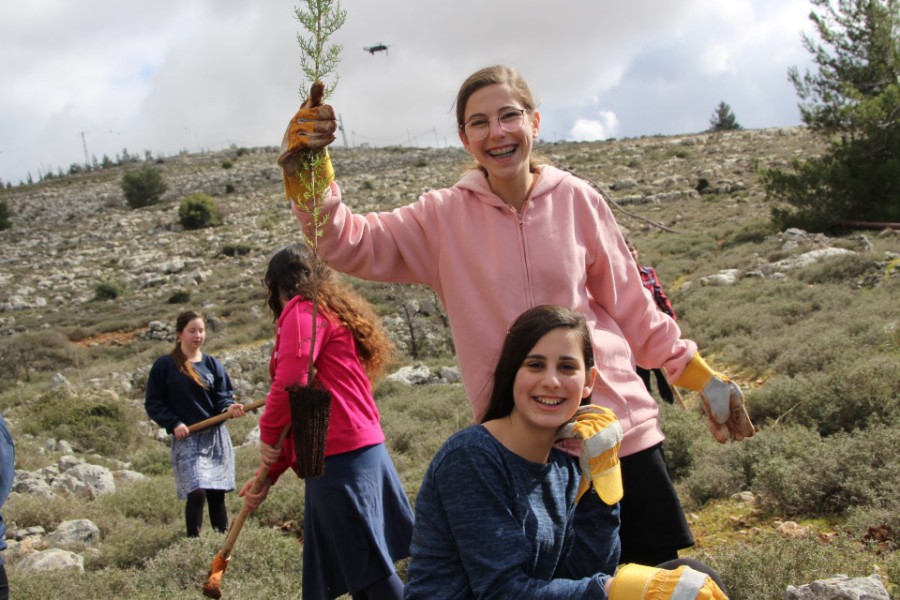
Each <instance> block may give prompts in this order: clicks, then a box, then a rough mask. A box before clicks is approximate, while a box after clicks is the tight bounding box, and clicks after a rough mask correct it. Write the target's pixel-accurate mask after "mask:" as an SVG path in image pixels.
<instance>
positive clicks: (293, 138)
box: [278, 81, 337, 206]
mask: <svg viewBox="0 0 900 600" xmlns="http://www.w3.org/2000/svg"><path fill="white" fill-rule="evenodd" d="M324 93H325V84H323V83H322V82H321V81H316V82H315V83H313V84H312V87H311V88H310V90H309V97H308V98H307V99H306V100H305V101H304V102H303V104H302V105H301V106H300V110H298V111H297V114H295V115H294V116H293V117H292V118H291V122H290V123H288V127H287V130H286V131H285V132H284V138H283V139H282V140H281V153H280V154H279V155H278V164H279V166H280V167H281V169H282V179H283V180H284V190H285V195H286V196H287V197H288V199H289V200H296V201H297V203H298V204H300V205H301V206H306V205H307V203H308V200H309V199H310V197H311V196H312V195H313V191H314V192H315V195H317V196H318V195H319V194H321V192H323V191H324V190H325V188H327V187H328V185H329V184H330V183H331V182H332V181H334V169H333V168H332V166H331V158H330V157H329V156H328V151H327V150H326V149H325V148H326V146H328V144H330V143H331V142H333V141H334V139H335V136H334V132H335V131H336V130H337V120H336V119H335V116H334V109H333V108H331V106H329V105H328V104H322V97H323V95H324Z"/></svg>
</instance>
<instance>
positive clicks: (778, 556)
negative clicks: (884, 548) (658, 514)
mask: <svg viewBox="0 0 900 600" xmlns="http://www.w3.org/2000/svg"><path fill="white" fill-rule="evenodd" d="M691 557H692V558H697V559H699V560H702V561H703V562H705V563H707V564H708V565H710V566H711V567H713V568H714V569H716V571H718V573H719V574H720V575H721V577H722V580H723V581H724V582H725V585H726V587H727V588H728V592H729V598H731V599H732V600H751V599H752V600H755V599H757V598H784V597H785V589H786V588H787V586H789V585H793V586H800V585H805V584H808V583H811V582H813V581H816V580H819V579H828V578H831V577H834V576H835V575H836V574H837V573H842V574H845V575H847V576H848V577H868V576H869V575H871V574H872V567H873V555H872V554H871V553H870V552H867V551H866V550H865V548H864V547H863V546H862V545H860V544H859V543H858V542H857V541H856V540H853V539H849V538H848V537H846V536H842V535H838V536H836V537H834V538H832V539H830V540H829V541H828V542H823V541H821V540H820V539H819V537H818V536H816V535H810V536H807V537H797V538H790V537H786V536H782V535H779V534H777V533H773V532H756V533H753V534H752V535H751V536H749V537H747V538H745V539H741V540H740V541H737V542H733V543H729V544H727V545H725V546H719V547H716V548H714V549H704V548H703V547H700V548H698V549H697V551H695V552H692V553H691ZM889 560H890V557H882V558H881V559H880V560H879V559H877V558H876V564H880V565H881V569H883V570H884V571H885V574H886V575H888V576H889V577H890V578H891V579H892V580H893V581H897V579H896V577H897V576H898V575H900V573H898V572H897V565H896V564H893V565H892V564H891V562H889ZM895 563H896V559H895ZM876 568H878V567H876Z"/></svg>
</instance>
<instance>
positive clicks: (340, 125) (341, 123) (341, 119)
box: [338, 115, 350, 148]
mask: <svg viewBox="0 0 900 600" xmlns="http://www.w3.org/2000/svg"><path fill="white" fill-rule="evenodd" d="M338 129H340V130H341V137H342V138H344V148H349V147H350V146H348V145H347V132H346V131H344V117H342V116H341V115H338Z"/></svg>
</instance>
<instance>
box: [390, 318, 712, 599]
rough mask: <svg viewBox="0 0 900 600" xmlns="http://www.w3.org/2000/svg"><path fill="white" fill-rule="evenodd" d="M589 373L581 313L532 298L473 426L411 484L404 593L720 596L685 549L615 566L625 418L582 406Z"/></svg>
mask: <svg viewBox="0 0 900 600" xmlns="http://www.w3.org/2000/svg"><path fill="white" fill-rule="evenodd" d="M598 378H599V373H598V371H597V368H596V367H595V366H594V356H593V345H592V341H591V335H590V331H589V330H588V327H587V324H586V322H585V318H584V316H583V315H582V314H581V313H579V312H576V311H573V310H569V309H567V308H564V307H561V306H553V305H541V306H537V307H534V308H532V309H529V310H527V311H525V312H524V313H522V315H520V316H519V318H517V319H516V321H515V322H514V323H513V324H512V325H511V326H510V328H509V330H508V331H507V333H506V339H505V340H504V342H503V347H502V349H501V351H500V358H499V360H498V362H497V367H496V369H495V371H494V386H493V390H492V392H491V396H490V402H489V404H488V409H487V412H486V413H485V416H484V418H483V420H482V422H481V424H480V425H473V426H471V427H468V428H466V429H464V430H462V431H460V432H457V433H456V434H454V435H453V436H451V437H450V439H449V440H447V442H446V443H445V444H444V445H443V446H442V447H441V449H440V450H439V451H438V453H437V455H436V456H435V457H434V459H433V460H432V462H431V465H430V466H429V468H428V471H427V473H426V474H425V479H424V481H423V482H422V487H421V488H420V490H419V495H418V498H417V500H416V504H415V525H414V527H413V539H412V548H411V551H412V560H411V561H410V564H409V569H408V583H407V587H406V598H407V599H408V600H411V599H425V598H428V599H429V600H434V599H441V598H447V599H450V598H454V599H459V598H462V599H468V598H473V599H474V598H521V599H524V598H528V599H529V600H534V599H544V600H551V599H559V600H562V599H566V600H571V599H579V598H584V599H587V598H593V599H601V600H603V599H606V598H610V599H611V600H641V599H648V600H649V599H655V600H664V599H674V598H679V599H684V600H693V599H695V598H697V599H701V598H702V599H704V600H724V599H725V598H726V596H725V594H724V593H723V592H722V591H721V589H720V588H719V587H718V586H717V584H716V582H715V581H714V580H713V579H712V577H710V576H708V574H707V573H704V572H700V571H698V570H695V569H692V568H688V566H687V565H688V564H690V563H696V561H690V560H689V559H678V561H677V562H678V563H679V564H668V565H664V566H665V567H666V568H664V569H661V568H655V567H646V566H641V565H635V564H629V565H625V566H623V567H621V568H620V569H619V570H618V571H617V564H618V562H619V555H620V552H621V544H620V541H619V502H618V501H619V500H620V499H621V497H622V479H621V472H620V470H619V461H618V456H617V452H618V448H619V445H620V444H621V441H622V428H621V426H620V425H619V423H618V420H617V419H616V417H615V414H614V413H613V412H612V411H611V410H609V409H606V408H601V407H599V406H593V405H586V404H587V401H588V399H589V398H590V396H591V391H592V389H593V386H594V384H595V382H597V380H598ZM560 440H563V441H575V442H577V443H579V444H580V445H581V449H582V451H581V457H580V459H576V458H574V457H572V456H571V454H569V453H567V452H563V451H562V450H560V449H558V448H557V444H558V442H559V441H560ZM673 562H676V561H673ZM660 566H663V565H660ZM690 566H692V567H695V568H698V567H699V568H700V569H701V570H706V571H709V574H710V575H713V574H714V572H711V570H709V569H708V567H707V568H705V569H704V567H705V565H700V564H699V563H696V564H690ZM670 569H671V570H670ZM676 590H677V593H676Z"/></svg>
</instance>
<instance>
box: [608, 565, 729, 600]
mask: <svg viewBox="0 0 900 600" xmlns="http://www.w3.org/2000/svg"><path fill="white" fill-rule="evenodd" d="M675 598H678V599H679V600H728V596H726V595H725V593H724V592H723V591H722V589H721V588H720V587H719V586H718V585H716V582H715V581H713V579H712V577H710V576H709V575H707V574H706V573H701V572H700V571H696V570H694V569H691V568H690V567H686V566H681V567H678V568H677V569H672V570H671V571H670V570H668V569H657V568H656V567H646V566H644V565H635V564H629V565H622V566H621V567H619V570H618V571H616V575H615V577H613V580H612V583H611V584H610V586H609V600H674V599H675Z"/></svg>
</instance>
